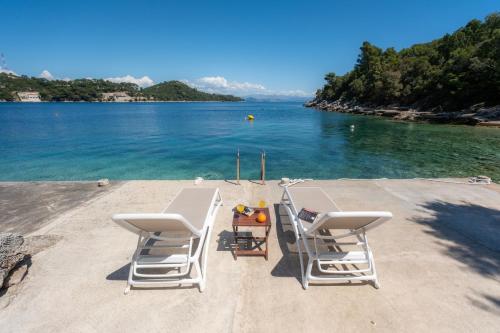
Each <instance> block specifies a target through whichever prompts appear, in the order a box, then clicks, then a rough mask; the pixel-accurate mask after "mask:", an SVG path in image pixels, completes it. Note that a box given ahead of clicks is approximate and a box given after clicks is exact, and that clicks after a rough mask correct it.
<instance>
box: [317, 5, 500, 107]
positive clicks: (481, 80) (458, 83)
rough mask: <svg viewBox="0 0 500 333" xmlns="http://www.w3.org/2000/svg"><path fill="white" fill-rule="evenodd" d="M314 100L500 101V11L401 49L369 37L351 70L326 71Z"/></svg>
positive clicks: (374, 102) (433, 104)
mask: <svg viewBox="0 0 500 333" xmlns="http://www.w3.org/2000/svg"><path fill="white" fill-rule="evenodd" d="M325 80H326V82H327V83H326V84H325V86H324V87H323V88H322V89H320V90H318V91H317V93H316V100H315V102H316V103H318V102H320V101H327V102H332V101H342V102H350V103H356V104H357V105H361V106H371V107H377V106H387V105H398V106H409V107H413V108H416V109H426V110H436V111H456V110H460V109H464V108H467V107H470V106H471V105H474V104H477V103H484V104H485V105H486V106H488V105H498V104H500V15H499V14H498V13H494V14H492V15H490V16H488V17H486V19H485V20H484V21H483V22H481V21H479V20H472V21H470V22H469V23H468V24H467V25H466V26H465V27H463V28H460V29H459V30H457V31H456V32H454V33H452V34H447V35H445V36H443V37H442V38H439V39H437V40H434V41H432V42H429V43H424V44H416V45H413V46H411V47H409V48H406V49H402V50H400V51H399V52H398V51H396V50H395V49H394V48H388V49H385V50H383V49H381V48H379V47H377V46H375V45H372V44H370V43H369V42H364V43H363V45H362V46H361V53H360V54H359V57H358V60H357V63H356V65H355V66H354V69H353V70H352V71H350V72H348V73H346V74H345V75H341V76H338V75H336V74H335V73H329V74H327V75H326V76H325Z"/></svg>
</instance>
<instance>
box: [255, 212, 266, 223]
mask: <svg viewBox="0 0 500 333" xmlns="http://www.w3.org/2000/svg"><path fill="white" fill-rule="evenodd" d="M266 220H267V216H266V214H264V213H259V215H257V222H260V223H264V222H266Z"/></svg>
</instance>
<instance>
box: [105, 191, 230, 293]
mask: <svg viewBox="0 0 500 333" xmlns="http://www.w3.org/2000/svg"><path fill="white" fill-rule="evenodd" d="M221 205H222V199H221V197H220V194H219V189H216V188H185V189H183V190H182V191H181V192H180V193H179V194H177V196H176V197H175V198H174V200H173V201H172V202H171V203H170V205H169V206H168V207H167V208H166V209H165V210H164V211H163V213H159V214H115V215H113V217H112V218H113V220H114V221H115V222H116V223H118V224H119V225H120V226H122V227H124V228H125V229H127V230H129V231H131V232H133V233H135V234H137V235H138V236H139V240H138V242H137V249H136V250H135V252H134V254H133V256H132V262H131V265H130V272H129V276H128V283H127V288H126V289H125V293H128V292H129V291H130V287H131V286H134V287H158V286H171V285H183V284H192V285H198V286H199V289H200V291H203V290H204V289H205V285H206V279H207V271H206V269H207V267H206V266H207V246H208V243H209V241H210V235H211V232H212V227H213V223H214V220H215V216H216V214H217V211H218V209H219V207H220V206H221ZM200 259H201V260H200ZM192 268H194V271H195V274H194V276H193V275H192V274H193V272H192Z"/></svg>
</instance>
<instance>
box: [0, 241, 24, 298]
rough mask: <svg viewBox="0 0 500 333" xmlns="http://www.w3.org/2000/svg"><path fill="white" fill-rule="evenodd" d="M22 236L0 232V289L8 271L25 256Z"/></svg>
mask: <svg viewBox="0 0 500 333" xmlns="http://www.w3.org/2000/svg"><path fill="white" fill-rule="evenodd" d="M23 243H24V238H23V236H21V235H19V234H13V233H0V289H1V288H2V286H3V285H4V281H5V279H6V278H7V276H8V275H9V273H10V271H11V270H12V269H13V268H14V267H16V265H17V263H19V262H20V261H22V260H23V259H24V257H25V256H26V253H25V251H24V250H23V249H22V247H21V246H22V245H23Z"/></svg>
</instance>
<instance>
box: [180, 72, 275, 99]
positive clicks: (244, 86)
mask: <svg viewBox="0 0 500 333" xmlns="http://www.w3.org/2000/svg"><path fill="white" fill-rule="evenodd" d="M184 82H185V83H186V84H188V85H190V86H191V87H194V88H196V89H200V90H203V91H206V92H210V93H218V94H235V95H245V94H250V93H263V92H265V91H266V87H264V86H263V85H262V84H258V83H250V82H237V81H229V80H227V79H226V78H225V77H223V76H205V77H201V78H199V79H196V80H194V81H187V80H184Z"/></svg>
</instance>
